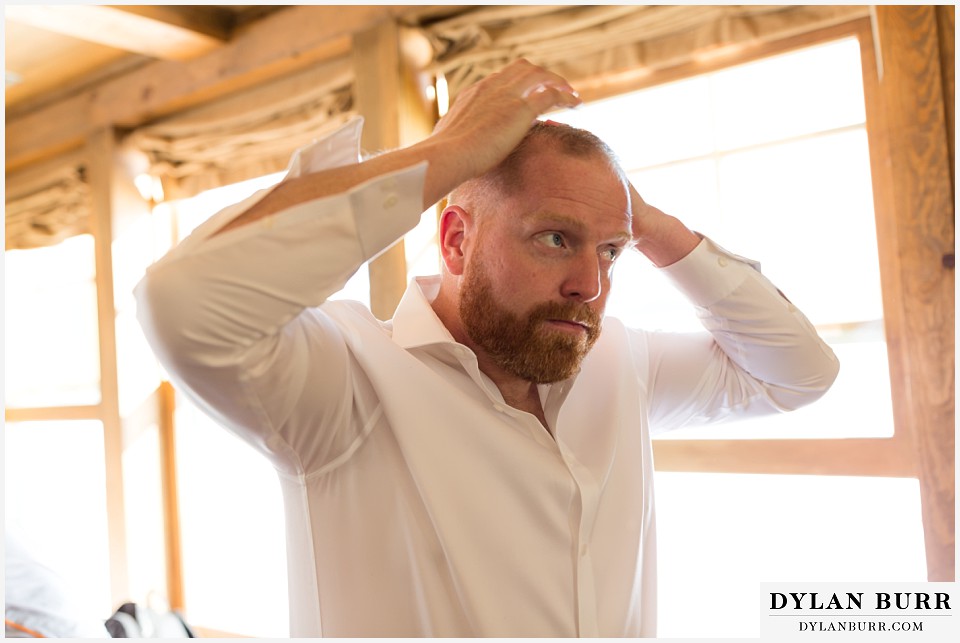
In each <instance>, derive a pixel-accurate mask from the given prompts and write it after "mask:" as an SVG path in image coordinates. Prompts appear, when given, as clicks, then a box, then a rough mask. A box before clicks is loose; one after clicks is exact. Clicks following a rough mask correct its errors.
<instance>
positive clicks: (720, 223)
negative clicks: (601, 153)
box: [550, 37, 926, 637]
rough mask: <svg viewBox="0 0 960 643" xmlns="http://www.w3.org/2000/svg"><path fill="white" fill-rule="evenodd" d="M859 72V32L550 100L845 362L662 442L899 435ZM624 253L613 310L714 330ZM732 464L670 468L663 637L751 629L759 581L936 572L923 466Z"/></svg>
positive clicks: (661, 505)
mask: <svg viewBox="0 0 960 643" xmlns="http://www.w3.org/2000/svg"><path fill="white" fill-rule="evenodd" d="M863 82H864V80H863V72H862V67H861V61H860V42H859V41H858V39H857V38H855V37H847V38H842V39H839V40H835V41H832V42H827V43H824V44H818V45H814V46H808V47H805V48H803V49H799V50H796V51H792V52H790V53H783V54H779V55H774V56H770V57H767V58H763V59H760V60H756V61H753V62H748V63H745V64H740V65H737V66H734V67H729V68H726V69H722V70H719V71H715V72H711V73H705V74H701V75H697V76H692V77H689V78H685V79H681V80H676V81H674V82H670V83H667V84H663V85H657V86H653V87H650V88H648V89H643V90H640V91H635V92H630V93H627V94H622V95H618V96H616V97H612V98H608V99H603V100H597V101H595V102H591V103H588V104H585V105H583V106H581V107H580V108H578V109H576V110H572V111H570V110H567V111H564V112H561V113H557V114H551V115H550V118H551V119H553V120H556V121H564V122H568V123H570V124H572V125H576V126H579V127H584V128H586V129H588V130H591V131H593V132H595V133H596V134H598V135H599V136H600V137H601V138H603V139H604V140H605V141H607V142H608V143H609V144H610V145H611V147H613V148H614V151H615V152H616V153H617V154H618V156H619V157H620V160H621V162H622V164H623V166H624V169H625V170H626V171H627V172H628V174H629V176H630V179H631V181H632V182H633V183H634V185H635V186H636V187H637V190H638V191H639V192H640V194H641V195H642V196H643V197H644V198H645V200H647V201H649V202H650V203H652V204H654V205H657V206H658V207H660V208H661V209H663V210H665V211H667V212H669V213H671V214H674V215H676V216H677V217H679V218H680V219H681V220H682V221H684V222H685V223H686V224H687V225H688V226H689V227H691V228H692V229H695V230H697V231H699V232H701V233H703V234H705V235H707V236H709V237H711V238H712V239H714V240H715V241H716V242H717V243H719V244H720V245H722V246H724V247H726V248H728V249H729V250H731V251H733V252H735V253H737V254H740V255H743V256H747V257H750V258H751V259H756V260H759V261H760V262H761V264H762V268H763V272H764V274H766V275H767V276H769V277H770V278H771V279H772V281H773V282H774V283H775V284H777V286H778V287H779V288H781V290H782V291H783V292H785V293H786V295H787V296H788V297H789V298H790V299H791V301H792V302H793V303H795V304H796V305H797V306H798V307H799V308H800V309H801V310H803V311H804V312H805V313H806V314H807V316H808V317H809V318H810V320H811V321H812V322H813V323H814V325H815V326H817V328H818V331H819V332H820V333H821V335H822V336H823V337H824V338H825V340H826V341H827V342H828V343H829V344H830V345H831V347H832V348H833V349H834V351H835V352H836V353H837V355H838V357H839V359H840V361H841V370H840V375H839V377H838V379H837V382H836V384H835V385H834V387H833V388H832V389H831V390H830V392H829V393H827V395H825V396H824V397H823V398H822V399H821V400H820V401H818V402H817V403H816V404H813V405H812V406H809V407H807V408H804V409H801V410H799V411H796V412H794V413H790V414H785V415H782V416H776V417H771V418H758V419H752V420H749V421H740V422H735V423H729V424H724V425H718V426H712V427H702V428H691V429H685V430H681V431H677V432H674V433H670V434H666V435H664V436H662V438H660V439H658V440H657V442H655V444H659V445H662V444H664V443H671V442H672V443H674V444H676V443H678V442H683V441H703V440H711V441H723V440H728V441H735V442H734V443H733V446H732V447H731V450H732V451H731V452H733V453H735V452H736V445H737V444H742V445H746V444H747V442H748V441H751V440H753V439H757V438H764V439H768V440H769V439H771V438H777V439H781V440H804V441H810V440H820V441H821V442H817V443H816V444H817V445H823V447H822V449H823V452H824V453H827V452H828V451H829V450H830V448H831V447H830V445H831V444H832V443H833V440H834V439H837V438H860V439H864V438H866V439H869V438H891V437H892V436H893V435H894V424H893V415H892V400H891V389H890V379H889V370H888V368H889V367H888V363H887V353H886V342H885V337H884V331H883V328H884V327H883V310H882V305H881V298H880V294H881V290H880V276H879V260H878V251H877V241H876V228H875V226H876V224H875V220H874V209H873V195H872V184H871V175H870V156H869V151H868V148H867V134H866V123H865V109H864V91H863ZM620 261H621V262H622V263H620V264H619V265H618V266H617V268H616V270H615V274H614V283H615V284H616V285H615V286H614V287H613V290H612V291H611V296H610V299H609V301H608V306H607V312H608V314H611V315H615V316H618V317H620V318H621V319H624V321H626V322H627V323H628V324H631V325H635V326H639V327H643V328H649V329H658V328H663V329H670V330H681V331H684V330H699V329H700V328H701V327H700V325H699V322H698V321H697V319H696V316H695V315H694V314H693V311H692V310H691V307H690V305H689V303H687V302H686V300H684V299H683V297H682V296H681V295H680V294H679V293H677V292H675V291H674V290H673V289H672V288H670V287H669V285H668V284H667V283H666V282H665V280H662V279H661V277H660V275H658V274H657V271H656V269H655V268H653V267H652V266H651V265H650V264H649V263H648V262H647V261H646V260H645V259H643V258H642V257H641V256H639V255H638V254H636V253H628V254H627V255H624V257H623V258H621V260H620ZM714 443H718V444H719V443H721V442H714ZM865 448H866V447H865ZM750 453H753V454H756V453H757V451H751V452H750ZM761 453H762V452H761ZM743 457H744V458H748V457H751V456H743ZM753 457H755V456H753ZM783 457H785V458H789V457H790V455H789V454H787V455H784V456H783ZM815 457H816V456H814V458H815ZM655 461H656V458H655ZM736 463H737V460H736V458H735V457H734V458H731V459H730V460H729V462H728V464H727V468H728V469H729V470H730V472H728V473H708V472H701V473H697V472H696V471H697V466H698V465H697V464H696V463H695V462H693V461H691V462H689V463H688V464H687V465H686V468H687V470H688V472H676V471H675V472H665V471H658V473H657V476H656V484H657V502H658V514H659V515H658V548H659V558H660V574H659V575H660V581H659V582H660V590H661V592H660V612H661V613H660V635H661V636H665V637H699V636H710V637H716V636H737V637H741V636H756V632H755V629H756V627H757V619H756V614H755V613H754V612H755V610H752V609H751V608H750V607H749V606H751V605H754V604H755V601H754V600H753V594H755V592H756V591H757V587H758V585H757V584H758V583H759V582H764V581H804V580H806V581H833V580H836V581H839V580H849V579H851V578H857V579H864V580H866V579H876V580H886V581H890V580H902V581H924V580H925V579H926V567H925V560H924V541H923V530H922V523H921V516H920V494H919V485H918V482H917V480H915V479H910V478H879V477H864V476H859V477H858V476H857V475H856V474H857V470H856V469H855V468H854V465H851V468H850V469H849V470H847V471H843V473H844V474H845V475H844V477H840V476H822V475H771V474H768V475H756V474H754V475H748V474H745V473H736V470H737V464H736ZM799 466H800V468H802V465H799ZM788 552H789V553H788ZM745 597H749V598H745ZM691 605H694V606H697V610H698V618H695V619H694V618H690V614H689V612H688V611H687V610H689V606H691ZM711 606H712V607H711ZM701 609H707V610H710V609H713V610H714V611H712V612H710V613H709V614H705V613H701V612H700V610H701Z"/></svg>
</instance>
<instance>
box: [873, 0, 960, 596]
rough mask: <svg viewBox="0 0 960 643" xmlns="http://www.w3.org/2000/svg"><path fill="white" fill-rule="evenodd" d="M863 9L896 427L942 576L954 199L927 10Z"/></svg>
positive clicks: (933, 576)
mask: <svg viewBox="0 0 960 643" xmlns="http://www.w3.org/2000/svg"><path fill="white" fill-rule="evenodd" d="M873 10H874V16H875V21H874V27H875V33H876V37H877V49H878V52H879V60H878V69H879V70H880V78H879V83H878V88H877V91H876V93H875V96H873V97H872V99H871V97H869V96H868V101H870V102H869V103H868V135H869V137H870V147H871V156H872V157H873V164H872V165H873V168H872V169H873V172H874V185H875V186H876V190H875V200H876V201H875V205H876V210H877V228H878V241H881V239H882V240H883V241H882V242H881V248H880V250H881V277H882V279H883V280H884V317H885V319H886V322H887V342H888V352H889V353H890V354H891V366H893V365H894V364H897V365H898V368H897V370H894V369H893V368H891V375H892V376H893V379H892V381H891V384H892V386H893V388H894V407H895V409H896V408H897V407H898V406H899V407H901V408H902V411H901V412H897V414H896V415H897V419H898V421H899V422H900V424H898V426H897V429H896V430H897V432H898V434H899V433H900V432H901V431H902V432H903V433H904V434H905V435H907V436H908V437H909V438H910V439H911V440H912V441H913V443H914V451H915V454H916V460H917V464H918V475H919V479H920V490H921V501H922V508H923V524H924V538H925V541H926V551H927V570H928V578H929V580H931V581H952V580H954V572H955V553H954V543H955V533H954V516H955V507H954V501H955V488H954V487H955V485H954V480H955V479H954V475H955V462H954V449H955V446H954V445H955V436H954V428H955V427H954V419H955V400H954V382H955V380H954V323H955V322H954V272H953V263H952V261H953V259H952V257H953V253H954V225H953V221H954V204H953V185H952V174H951V164H950V159H949V146H948V141H947V139H948V134H947V127H946V116H945V101H944V95H943V74H942V70H941V66H940V60H941V58H940V50H939V45H938V40H939V38H938V33H937V17H936V13H935V7H933V6H929V5H927V6H904V5H896V6H894V5H890V6H875V7H874V8H873ZM891 287H892V289H891ZM898 371H899V372H898Z"/></svg>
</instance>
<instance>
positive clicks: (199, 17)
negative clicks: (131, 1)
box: [6, 4, 231, 60]
mask: <svg viewBox="0 0 960 643" xmlns="http://www.w3.org/2000/svg"><path fill="white" fill-rule="evenodd" d="M215 9H216V8H215V7H190V6H186V7H171V6H166V5H164V6H159V5H158V6H134V5H129V6H108V5H80V4H78V5H56V6H52V5H40V4H21V5H8V6H7V7H6V19H7V20H12V21H15V22H20V23H22V24H27V25H30V26H31V27H36V28H38V29H44V30H46V31H52V32H54V33H59V34H62V35H65V36H71V37H73V38H78V39H80V40H86V41H88V42H94V43H97V44H100V45H105V46H107V47H113V48H115V49H122V50H125V51H129V52H132V53H136V54H141V55H144V56H149V57H151V58H159V59H161V60H190V59H191V58H196V57H197V56H202V55H203V54H206V53H209V52H210V51H213V50H214V49H216V48H217V47H221V46H223V44H224V43H225V42H226V41H227V39H228V37H229V35H230V27H231V24H230V21H229V20H230V19H229V16H228V15H227V14H224V13H223V12H221V11H214V10H215Z"/></svg>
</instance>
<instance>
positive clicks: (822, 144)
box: [718, 129, 883, 324]
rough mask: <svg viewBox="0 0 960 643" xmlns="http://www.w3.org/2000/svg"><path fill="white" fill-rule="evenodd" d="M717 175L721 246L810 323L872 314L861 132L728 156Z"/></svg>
mask: <svg viewBox="0 0 960 643" xmlns="http://www.w3.org/2000/svg"><path fill="white" fill-rule="evenodd" d="M719 171H720V185H721V198H722V212H723V215H722V216H723V221H724V228H723V237H722V238H721V239H718V241H719V242H720V243H721V244H724V245H730V246H731V249H733V250H734V251H735V252H737V253H738V254H742V255H745V256H748V257H751V258H752V259H757V260H759V261H760V262H761V264H762V267H763V272H764V274H765V275H767V276H768V277H770V278H771V279H772V280H773V282H774V283H776V284H777V286H778V287H779V288H780V289H781V290H782V291H783V292H784V293H785V294H786V296H787V297H788V298H789V299H790V300H791V301H793V303H795V304H796V305H797V306H798V307H799V308H800V309H801V310H803V311H804V313H805V314H806V315H807V316H808V317H809V318H810V320H811V321H812V322H813V323H814V324H829V323H837V322H849V321H866V320H872V319H879V318H881V317H882V315H883V308H882V302H881V293H880V276H879V259H878V255H877V237H876V224H875V222H874V213H873V198H872V194H873V192H872V183H871V179H870V158H869V151H868V149H867V138H866V133H865V132H864V131H863V130H862V129H860V130H857V131H850V132H843V133H839V134H831V135H824V136H818V137H815V138H811V139H807V140H803V141H798V142H794V143H790V144H783V145H774V146H770V147H764V148H760V149H753V150H750V151H746V152H741V153H735V154H730V155H728V156H725V157H724V158H723V159H722V160H721V162H720V170H719ZM727 239H730V241H729V242H728V241H727Z"/></svg>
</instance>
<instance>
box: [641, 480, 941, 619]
mask: <svg viewBox="0 0 960 643" xmlns="http://www.w3.org/2000/svg"><path fill="white" fill-rule="evenodd" d="M656 498H657V549H658V554H659V565H658V566H659V569H658V576H659V587H660V595H659V628H658V630H659V631H658V634H659V636H661V637H664V638H670V637H691V638H693V637H703V638H715V637H743V638H754V637H757V636H759V631H758V628H759V625H760V619H759V618H758V615H759V612H758V608H757V596H758V588H759V583H761V582H846V581H850V580H857V581H861V582H891V583H892V582H925V581H926V562H925V560H924V543H923V528H922V522H921V514H920V486H919V483H918V481H917V480H915V479H898V478H857V477H827V476H785V475H733V474H695V473H657V475H656ZM691 606H695V611H696V618H692V617H691Z"/></svg>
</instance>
